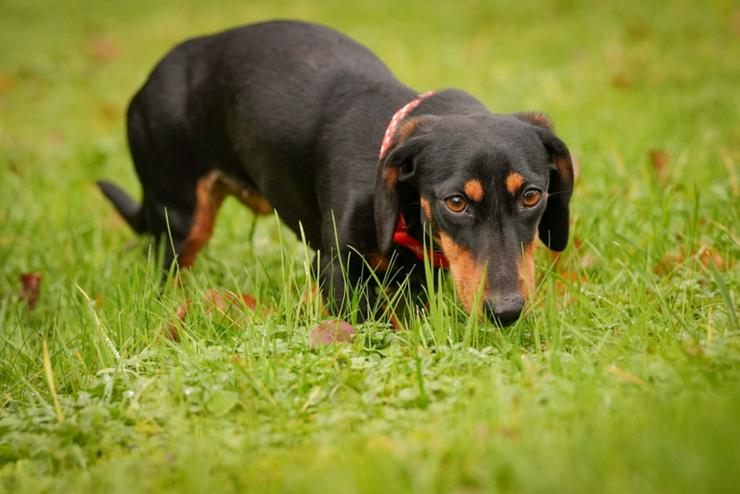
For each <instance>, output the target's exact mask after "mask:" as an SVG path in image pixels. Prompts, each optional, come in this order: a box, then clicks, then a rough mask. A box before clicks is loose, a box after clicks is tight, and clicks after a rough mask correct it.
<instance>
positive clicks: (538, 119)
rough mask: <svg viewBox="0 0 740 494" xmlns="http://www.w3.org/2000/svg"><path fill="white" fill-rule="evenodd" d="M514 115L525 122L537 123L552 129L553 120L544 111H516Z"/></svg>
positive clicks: (539, 125) (546, 128)
mask: <svg viewBox="0 0 740 494" xmlns="http://www.w3.org/2000/svg"><path fill="white" fill-rule="evenodd" d="M514 116H515V117H516V118H518V119H519V120H524V121H525V122H528V123H531V124H532V125H536V126H538V127H542V128H543V129H545V130H549V131H552V121H551V120H550V117H548V116H547V115H545V114H544V113H542V112H538V111H524V112H519V113H514Z"/></svg>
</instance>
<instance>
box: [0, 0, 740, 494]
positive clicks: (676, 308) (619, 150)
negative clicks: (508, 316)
mask: <svg viewBox="0 0 740 494" xmlns="http://www.w3.org/2000/svg"><path fill="white" fill-rule="evenodd" d="M273 17H297V18H303V19H309V20H315V21H320V22H323V23H326V24H329V25H332V26H335V27H337V28H338V29H340V30H342V31H344V32H346V33H348V34H350V35H351V36H353V37H355V38H356V39H358V40H360V41H361V42H363V43H365V44H366V45H368V46H369V47H371V48H372V49H373V50H374V51H375V52H376V53H378V54H379V55H380V56H381V58H382V59H383V60H385V61H386V62H387V63H388V64H389V66H390V67H391V68H392V69H393V70H394V71H395V72H396V73H397V74H398V75H399V77H400V78H401V79H402V80H404V81H406V82H408V83H409V84H410V85H412V86H413V87H415V88H417V89H419V90H420V91H423V90H427V89H434V88H439V87H460V88H463V89H466V90H468V91H469V92H471V93H473V94H475V95H477V96H478V97H480V98H481V99H482V100H483V101H484V102H485V103H486V104H487V105H488V106H489V107H490V108H492V109H494V110H495V111H500V112H509V111H517V110H523V109H540V110H544V111H546V112H547V113H549V114H550V116H551V117H552V118H553V120H554V121H555V122H556V127H557V131H558V134H559V135H560V136H561V137H562V138H563V139H564V140H565V141H566V142H567V143H568V144H569V146H570V148H571V150H572V151H573V153H574V155H575V157H576V159H577V160H578V162H579V163H580V167H581V172H580V175H579V177H578V182H577V187H576V193H575V195H574V200H573V204H572V207H573V218H572V220H573V221H572V231H573V232H574V239H573V240H574V241H573V242H572V243H571V245H570V247H569V248H568V250H567V251H566V253H565V255H564V256H563V258H562V259H561V261H560V262H559V263H558V265H557V266H552V265H551V261H550V258H549V256H548V255H547V254H546V253H545V252H544V249H543V251H541V252H539V253H538V259H539V261H540V262H539V263H538V265H539V272H538V279H539V280H540V281H539V284H538V294H537V305H536V307H535V308H533V309H532V310H531V311H530V312H529V313H528V315H527V317H525V318H524V319H523V320H521V321H520V322H518V323H517V324H516V325H515V326H513V327H511V328H506V329H500V328H496V327H493V326H490V325H488V324H484V323H478V322H477V321H470V320H467V319H466V318H465V317H463V316H461V315H460V314H459V312H458V310H457V307H456V304H455V303H454V296H453V294H452V293H451V291H450V289H449V287H447V288H445V289H443V290H441V291H440V292H439V293H436V294H435V295H434V297H433V300H432V303H431V304H430V308H429V310H428V311H422V310H419V311H418V312H417V313H416V314H414V315H412V316H411V317H408V318H407V320H406V324H407V326H408V327H407V330H406V331H403V332H399V333H395V332H393V331H391V330H390V329H389V328H388V326H387V324H384V323H383V322H382V321H377V322H370V323H367V324H365V325H362V326H361V327H360V328H359V335H358V337H357V338H356V340H355V341H354V343H352V344H345V345H332V346H326V347H320V348H317V349H313V348H310V347H309V345H308V341H309V332H310V329H311V327H312V326H313V325H314V324H316V322H318V321H319V320H320V318H321V315H320V312H319V310H318V306H317V305H316V304H315V303H308V304H302V303H301V298H302V296H303V293H304V288H305V287H307V286H309V285H310V284H311V283H312V281H311V280H310V279H308V278H307V277H306V272H307V265H306V263H307V262H308V261H307V260H310V253H307V252H306V251H305V249H304V248H303V247H302V245H301V244H300V242H299V241H298V240H297V239H295V238H294V236H293V235H292V234H291V233H290V232H289V231H287V230H285V229H284V228H282V227H280V226H279V225H278V224H277V222H276V220H274V219H269V218H268V219H261V220H259V221H258V222H257V224H256V233H255V236H254V238H253V240H252V241H249V239H248V236H249V235H248V232H249V230H250V225H251V224H252V219H251V217H250V215H249V213H248V212H247V211H245V210H244V209H243V208H241V207H239V206H237V205H235V204H234V203H232V202H228V203H227V204H226V206H225V208H224V210H223V211H222V213H221V215H220V217H219V223H218V226H217V231H216V234H215V236H214V238H213V239H212V242H211V243H210V244H209V247H208V248H207V249H206V251H205V252H204V253H203V255H202V256H201V257H200V259H199V262H198V264H197V266H196V268H195V270H194V271H193V272H192V273H191V274H189V275H188V276H186V278H187V279H186V281H185V282H184V283H183V284H182V285H181V286H180V287H176V288H171V289H170V290H168V291H167V292H166V293H165V294H164V296H162V297H158V296H157V289H158V287H157V281H158V276H157V272H156V270H155V268H154V267H153V263H152V262H151V259H152V257H153V256H152V254H151V253H149V254H148V255H142V251H144V252H146V246H145V242H142V241H138V242H137V243H135V245H134V246H133V248H132V247H131V246H130V245H129V244H130V241H131V239H132V234H131V233H130V231H129V230H128V229H127V228H126V227H125V226H124V225H123V223H122V221H121V220H120V219H118V218H117V217H116V216H115V214H114V213H113V211H112V208H111V207H109V205H108V204H106V203H105V202H104V200H103V199H102V198H101V196H100V194H99V193H98V192H97V191H96V190H95V188H94V185H93V181H94V179H97V178H102V177H107V178H113V179H115V180H116V181H119V182H121V183H123V184H124V185H125V187H126V188H127V189H129V190H131V191H137V190H138V184H137V182H136V179H135V176H134V172H133V168H132V166H131V163H130V159H129V157H128V154H127V148H126V145H125V139H124V134H123V130H122V129H123V112H124V109H125V106H126V104H127V101H128V98H129V97H130V95H131V94H132V93H133V92H134V91H135V89H136V88H137V87H138V86H139V85H140V84H141V82H142V81H143V79H144V77H145V76H146V74H147V73H148V71H149V70H150V68H151V67H152V65H153V64H154V62H155V61H156V60H157V59H158V58H159V57H160V56H161V55H162V54H163V53H164V52H165V51H166V50H167V49H169V48H170V47H171V46H172V45H173V44H174V43H176V42H177V41H179V40H181V39H183V38H185V37H189V36H192V35H195V34H199V33H205V32H212V31H215V30H219V29H222V28H225V27H227V26H231V25H234V24H238V23H247V22H252V21H257V20H261V19H268V18H273ZM0 19H1V20H0V180H1V181H2V193H1V194H0V490H3V491H8V492H69V491H80V492H82V491H85V492H87V491H124V492H129V491H131V490H135V491H154V492H158V491H168V492H175V491H176V492H204V491H213V492H220V491H265V492H271V491H281V492H285V491H287V492H322V493H324V492H378V491H384V492H481V491H503V492H551V491H557V492H615V493H621V492H730V491H733V490H737V472H738V468H740V448H738V447H737V445H738V443H739V442H740V419H738V417H740V386H739V385H738V383H739V382H740V332H739V328H738V323H737V307H736V302H737V290H738V266H737V265H738V262H737V261H738V234H737V230H736V225H738V224H739V222H738V219H739V218H738V213H739V209H738V206H737V204H738V196H739V190H738V187H739V186H738V171H737V162H738V156H740V144H739V143H740V132H739V130H738V126H737V123H738V111H737V109H738V108H740V93H739V92H738V91H737V87H738V83H740V43H738V37H739V36H740V27H739V26H740V24H739V22H740V21H739V19H740V10H738V7H737V6H736V5H734V4H733V2H730V1H713V2H708V3H705V4H704V5H702V6H700V7H699V6H697V5H695V2H690V1H675V2H647V3H645V2H631V1H630V2H627V3H624V4H623V5H616V4H615V5H611V6H610V5H608V4H606V3H603V4H600V5H597V4H596V3H593V2H577V1H548V2H530V1H526V0H525V1H521V2H515V3H511V2H503V1H501V2H499V1H495V2H486V1H480V2H475V1H469V2H461V3H455V2H450V3H445V4H441V5H434V6H429V5H428V3H427V2H421V1H412V2H404V3H398V2H392V3H388V4H382V3H379V2H371V1H369V0H360V1H358V2H338V1H330V2H323V3H318V2H308V1H305V2H303V1H297V0H296V1H290V0H286V1H280V2H264V3H256V2H236V1H235V2H222V4H221V5H219V6H217V7H211V6H206V4H205V3H199V2H188V3H185V4H183V3H181V2H169V1H168V2H157V3H155V4H152V2H143V1H135V2H119V3H110V2H87V1H72V2H43V1H14V0H5V1H3V2H2V3H0ZM651 152H652V158H651ZM24 272H39V273H41V274H42V276H43V279H42V285H41V286H42V289H41V294H40V298H39V301H38V304H37V306H36V307H35V309H33V310H28V309H27V307H26V304H25V303H24V302H23V301H21V300H19V298H18V292H19V290H20V281H19V276H20V274H21V273H24ZM211 288H218V289H222V290H231V291H234V292H248V293H250V294H252V295H254V296H255V297H256V298H257V299H258V301H259V305H258V310H256V311H254V312H252V311H249V310H247V309H245V308H243V307H234V308H232V309H231V310H229V311H227V312H226V313H223V314H222V313H220V312H219V311H214V310H213V307H212V306H210V305H209V303H208V302H206V301H204V299H203V294H204V293H205V292H206V291H207V290H208V289H211ZM186 298H187V299H190V300H192V301H193V306H192V307H191V309H190V311H189V312H188V315H187V318H186V323H185V326H184V327H183V328H182V329H181V333H180V336H181V338H180V341H179V342H173V341H171V340H169V339H167V338H165V337H163V329H164V328H166V326H167V324H168V323H169V322H171V321H173V320H175V319H176V311H177V308H178V307H179V306H180V304H181V303H182V302H183V301H184V300H185V299H186ZM263 308H265V309H267V310H266V311H263V310H262V309H263Z"/></svg>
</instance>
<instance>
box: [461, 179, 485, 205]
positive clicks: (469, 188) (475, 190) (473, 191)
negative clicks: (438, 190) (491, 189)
mask: <svg viewBox="0 0 740 494" xmlns="http://www.w3.org/2000/svg"><path fill="white" fill-rule="evenodd" d="M463 190H464V191H465V195H466V196H468V199H470V200H471V201H475V202H481V201H482V200H483V195H484V191H483V184H482V183H481V181H480V180H477V179H472V180H468V181H467V182H465V185H464V186H463Z"/></svg>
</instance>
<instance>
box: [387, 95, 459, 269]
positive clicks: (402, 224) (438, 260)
mask: <svg viewBox="0 0 740 494" xmlns="http://www.w3.org/2000/svg"><path fill="white" fill-rule="evenodd" d="M433 94H434V91H429V92H426V93H424V94H420V95H419V96H417V97H416V98H414V99H413V100H411V101H410V102H408V103H406V104H405V105H404V106H403V107H401V109H400V110H398V111H397V112H396V113H395V114H394V115H393V118H391V121H390V122H389V123H388V127H387V128H386V129H385V135H384V136H383V143H382V144H381V146H380V159H383V158H384V157H385V153H386V152H388V148H389V147H390V145H391V144H392V143H393V139H394V138H395V136H396V128H397V127H398V124H399V123H401V121H402V120H403V119H404V118H406V116H407V115H408V114H409V113H411V112H412V111H413V110H414V108H416V107H417V106H419V103H421V102H422V101H424V100H425V99H426V98H428V97H429V96H431V95H433ZM393 242H395V243H396V244H398V245H400V246H402V247H406V248H407V249H409V250H410V251H411V252H413V253H414V255H415V256H416V258H417V259H419V260H420V261H423V260H424V252H425V251H426V257H427V258H428V259H429V260H430V261H431V262H432V265H433V266H434V267H435V268H444V269H447V268H449V267H450V263H449V261H448V260H447V258H446V257H445V255H444V254H443V253H441V252H437V251H434V250H432V249H430V248H429V247H425V246H424V245H422V243H421V242H419V241H418V240H417V239H416V238H414V237H412V236H411V235H409V234H408V232H407V231H406V220H404V218H403V214H400V215H399V217H398V224H397V225H396V231H395V232H394V233H393Z"/></svg>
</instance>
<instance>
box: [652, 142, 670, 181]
mask: <svg viewBox="0 0 740 494" xmlns="http://www.w3.org/2000/svg"><path fill="white" fill-rule="evenodd" d="M648 156H649V157H650V164H651V165H653V170H655V176H656V177H658V180H660V181H661V182H665V180H666V179H667V178H668V165H669V164H670V161H671V153H669V152H668V151H666V150H665V149H651V150H650V151H648Z"/></svg>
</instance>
